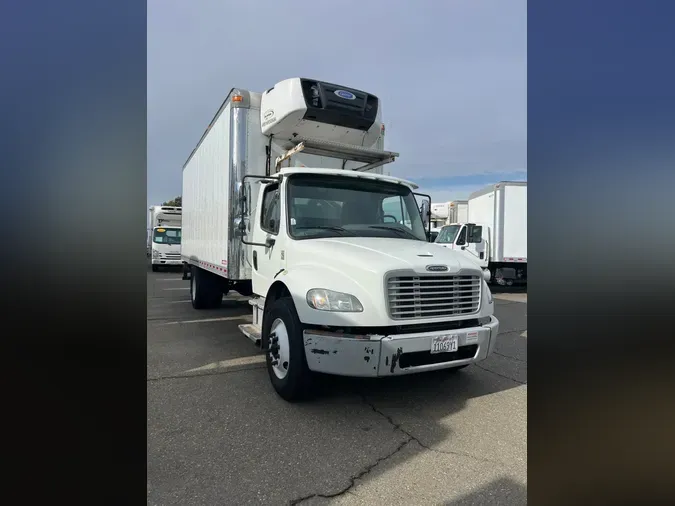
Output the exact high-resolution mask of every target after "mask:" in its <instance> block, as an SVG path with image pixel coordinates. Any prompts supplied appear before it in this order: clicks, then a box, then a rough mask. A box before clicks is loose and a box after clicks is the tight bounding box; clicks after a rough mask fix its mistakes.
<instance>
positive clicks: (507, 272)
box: [436, 181, 527, 285]
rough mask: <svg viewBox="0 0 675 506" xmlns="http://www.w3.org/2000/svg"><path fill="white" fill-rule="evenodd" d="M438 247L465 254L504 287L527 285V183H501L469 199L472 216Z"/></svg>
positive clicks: (449, 229) (446, 233) (444, 234)
mask: <svg viewBox="0 0 675 506" xmlns="http://www.w3.org/2000/svg"><path fill="white" fill-rule="evenodd" d="M436 243H437V244H441V245H443V246H445V247H446V248H450V249H455V250H460V251H464V252H466V253H468V254H470V255H471V257H472V258H474V259H476V261H477V262H478V263H479V265H480V266H481V267H482V268H484V269H487V270H489V271H490V274H491V279H492V280H493V282H495V283H498V284H500V285H512V284H514V283H517V284H520V283H526V282H527V182H523V181H518V182H512V181H501V182H499V183H497V184H494V185H490V186H488V187H487V188H484V189H482V190H479V191H477V192H475V193H473V194H471V196H470V197H469V201H468V216H467V219H466V220H465V221H460V222H457V223H454V224H451V225H447V226H445V227H443V229H442V230H441V232H440V233H439V234H438V237H437V238H436Z"/></svg>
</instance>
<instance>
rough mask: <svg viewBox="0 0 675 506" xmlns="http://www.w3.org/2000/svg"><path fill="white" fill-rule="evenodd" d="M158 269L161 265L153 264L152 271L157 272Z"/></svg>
mask: <svg viewBox="0 0 675 506" xmlns="http://www.w3.org/2000/svg"><path fill="white" fill-rule="evenodd" d="M157 271H159V265H157V264H152V272H157Z"/></svg>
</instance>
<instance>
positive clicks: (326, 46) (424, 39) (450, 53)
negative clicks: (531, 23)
mask: <svg viewBox="0 0 675 506" xmlns="http://www.w3.org/2000/svg"><path fill="white" fill-rule="evenodd" d="M290 77H307V78H312V79H318V80H322V81H328V82H332V83H336V84H341V85H344V86H348V87H351V88H356V89H361V90H364V91H366V92H369V93H372V94H374V95H376V96H378V97H379V98H380V101H381V104H382V117H383V121H384V123H385V125H386V137H385V149H388V150H392V151H396V152H398V153H400V157H399V159H398V160H397V161H396V162H394V163H392V164H390V165H387V166H385V169H384V170H385V173H390V174H391V175H392V176H397V177H402V178H405V179H409V180H412V181H414V182H416V183H417V184H419V185H420V191H423V192H424V193H428V194H430V195H431V197H432V200H433V201H434V202H446V201H448V200H456V199H463V198H466V197H468V195H469V194H470V193H471V192H473V191H475V190H478V189H480V188H483V187H484V186H487V185H489V184H493V183H496V182H499V181H502V180H510V181H513V180H517V181H523V180H527V1H526V0H445V1H444V2H439V1H438V0H417V1H416V2H405V3H404V2H392V1H391V0H388V1H387V0H368V1H367V2H365V1H356V0H341V1H339V2H336V1H334V2H331V1H328V0H324V1H321V2H319V1H316V0H315V1H313V2H311V1H308V0H286V1H285V2H278V1H273V0H247V1H246V2H232V1H229V0H148V95H147V100H148V102H147V104H148V110H147V112H148V138H147V141H148V205H153V204H161V203H162V202H163V201H167V200H170V199H172V198H174V197H176V196H177V195H180V193H181V169H182V166H183V163H184V162H185V160H186V159H187V157H188V155H189V154H190V152H191V151H192V149H193V148H194V147H195V145H196V144H197V142H198V141H199V138H200V137H201V135H202V134H203V132H204V129H205V128H206V126H207V125H208V123H209V121H210V120H211V118H212V117H213V115H214V114H215V112H216V110H217V109H218V107H219V106H220V104H221V103H222V101H223V100H224V99H225V97H226V96H227V94H228V92H229V90H230V89H231V88H234V87H239V88H244V89H248V90H252V91H257V92H262V91H264V90H265V89H267V88H270V87H272V86H273V85H274V84H275V83H277V82H279V81H281V80H283V79H287V78H290Z"/></svg>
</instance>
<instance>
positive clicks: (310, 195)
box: [288, 174, 426, 241]
mask: <svg viewBox="0 0 675 506" xmlns="http://www.w3.org/2000/svg"><path fill="white" fill-rule="evenodd" d="M288 211H289V212H288V215H289V232H290V235H291V237H293V238H295V239H312V238H318V237H336V236H345V237H346V236H349V237H389V238H398V239H409V240H415V241H426V234H425V231H424V225H423V224H422V218H421V216H420V211H419V208H418V207H417V201H416V200H415V196H414V195H413V193H412V191H411V190H410V188H409V187H407V186H404V185H401V184H396V183H389V182H386V181H373V180H367V179H361V178H353V177H340V176H328V175H326V176H324V175H318V174H316V175H315V174H298V175H293V176H291V177H290V178H289V179H288Z"/></svg>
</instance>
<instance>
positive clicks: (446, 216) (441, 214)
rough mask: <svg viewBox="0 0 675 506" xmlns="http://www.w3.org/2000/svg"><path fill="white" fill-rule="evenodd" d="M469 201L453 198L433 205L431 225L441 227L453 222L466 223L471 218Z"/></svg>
mask: <svg viewBox="0 0 675 506" xmlns="http://www.w3.org/2000/svg"><path fill="white" fill-rule="evenodd" d="M468 211H469V203H468V201H466V200H451V201H450V202H445V203H443V204H432V205H431V226H432V227H435V228H440V227H442V226H444V225H450V224H452V223H466V222H467V221H468V220H469V215H468Z"/></svg>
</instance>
